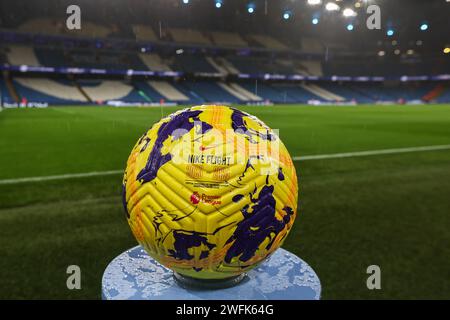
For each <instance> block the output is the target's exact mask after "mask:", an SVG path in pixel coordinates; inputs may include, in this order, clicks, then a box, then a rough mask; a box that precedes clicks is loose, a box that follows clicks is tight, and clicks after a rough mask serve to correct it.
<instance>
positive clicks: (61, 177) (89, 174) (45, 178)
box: [0, 170, 123, 185]
mask: <svg viewBox="0 0 450 320" xmlns="http://www.w3.org/2000/svg"><path fill="white" fill-rule="evenodd" d="M119 173H123V170H112V171H96V172H85V173H73V174H62V175H59V176H43V177H29V178H19V179H8V180H0V185H5V184H18V183H27V182H42V181H52V180H65V179H74V178H87V177H99V176H110V175H115V174H119Z"/></svg>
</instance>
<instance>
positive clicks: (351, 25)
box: [347, 23, 355, 31]
mask: <svg viewBox="0 0 450 320" xmlns="http://www.w3.org/2000/svg"><path fill="white" fill-rule="evenodd" d="M354 28H355V27H354V26H353V24H351V23H350V24H348V25H347V30H348V31H353V29H354Z"/></svg>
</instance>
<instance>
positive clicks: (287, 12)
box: [283, 11, 291, 20]
mask: <svg viewBox="0 0 450 320" xmlns="http://www.w3.org/2000/svg"><path fill="white" fill-rule="evenodd" d="M290 18H291V12H290V11H285V12H284V13H283V19H284V20H289V19H290Z"/></svg>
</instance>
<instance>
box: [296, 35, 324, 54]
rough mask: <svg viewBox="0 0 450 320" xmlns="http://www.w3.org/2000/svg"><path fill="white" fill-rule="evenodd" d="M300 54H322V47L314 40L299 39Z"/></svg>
mask: <svg viewBox="0 0 450 320" xmlns="http://www.w3.org/2000/svg"><path fill="white" fill-rule="evenodd" d="M301 48H302V52H304V53H309V54H318V55H320V54H323V53H324V47H323V45H322V43H320V41H319V40H317V39H316V38H308V37H303V38H302V39H301Z"/></svg>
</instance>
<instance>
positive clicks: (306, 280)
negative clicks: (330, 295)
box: [102, 246, 321, 300]
mask: <svg viewBox="0 0 450 320" xmlns="http://www.w3.org/2000/svg"><path fill="white" fill-rule="evenodd" d="M320 294H321V285H320V280H319V278H318V277H317V275H316V273H315V272H314V270H313V269H312V268H311V267H310V266H309V265H308V264H307V263H306V262H304V261H303V260H302V259H300V258H299V257H297V256H295V255H293V254H292V253H290V252H288V251H286V250H284V249H278V250H277V251H276V252H275V253H274V254H273V255H272V256H271V257H270V258H269V259H267V260H266V261H265V262H264V263H262V264H261V265H260V266H259V267H257V268H256V269H253V270H251V271H249V272H248V273H247V275H246V277H245V279H244V280H243V281H242V282H240V283H239V284H238V285H236V286H234V287H231V288H226V289H185V288H183V287H181V286H179V285H178V283H177V282H176V281H175V279H174V277H173V272H172V271H171V270H169V269H167V268H166V267H164V266H162V265H161V264H159V263H158V262H156V261H155V260H153V259H152V258H151V257H150V256H149V255H148V254H147V253H146V252H145V250H144V249H143V248H142V247H140V246H137V247H134V248H132V249H130V250H128V251H125V252H124V253H122V254H121V255H119V256H118V257H116V258H115V259H114V260H113V261H112V262H111V263H110V264H109V265H108V267H107V268H106V270H105V273H104V274H103V280H102V297H103V299H105V300H318V299H320Z"/></svg>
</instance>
